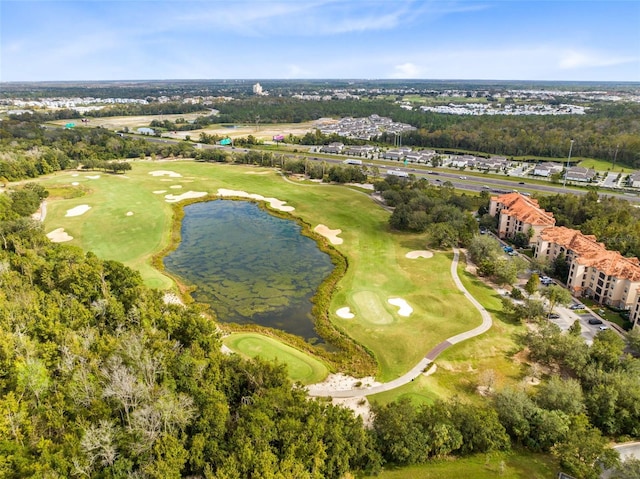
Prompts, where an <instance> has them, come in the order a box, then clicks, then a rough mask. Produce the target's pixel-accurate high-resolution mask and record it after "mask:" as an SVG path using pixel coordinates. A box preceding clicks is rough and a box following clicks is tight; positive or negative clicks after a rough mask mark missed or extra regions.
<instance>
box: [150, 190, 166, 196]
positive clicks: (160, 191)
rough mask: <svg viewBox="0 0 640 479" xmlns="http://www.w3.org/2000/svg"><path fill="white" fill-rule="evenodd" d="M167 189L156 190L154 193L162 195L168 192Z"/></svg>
mask: <svg viewBox="0 0 640 479" xmlns="http://www.w3.org/2000/svg"><path fill="white" fill-rule="evenodd" d="M166 192H167V190H156V191H154V192H153V194H154V195H161V194H162V193H166Z"/></svg>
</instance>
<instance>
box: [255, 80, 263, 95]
mask: <svg viewBox="0 0 640 479" xmlns="http://www.w3.org/2000/svg"><path fill="white" fill-rule="evenodd" d="M253 94H254V95H264V94H265V93H264V91H263V90H262V85H260V83H256V84H255V85H253Z"/></svg>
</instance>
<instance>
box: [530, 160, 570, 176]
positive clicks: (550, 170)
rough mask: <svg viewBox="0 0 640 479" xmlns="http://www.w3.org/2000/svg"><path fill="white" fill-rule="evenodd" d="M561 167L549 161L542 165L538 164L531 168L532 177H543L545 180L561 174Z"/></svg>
mask: <svg viewBox="0 0 640 479" xmlns="http://www.w3.org/2000/svg"><path fill="white" fill-rule="evenodd" d="M562 168H563V167H562V165H561V164H560V163H551V162H549V161H546V162H544V163H538V164H537V165H536V166H535V167H534V168H533V175H534V176H544V177H546V178H548V177H549V176H551V175H554V174H556V173H561V172H562Z"/></svg>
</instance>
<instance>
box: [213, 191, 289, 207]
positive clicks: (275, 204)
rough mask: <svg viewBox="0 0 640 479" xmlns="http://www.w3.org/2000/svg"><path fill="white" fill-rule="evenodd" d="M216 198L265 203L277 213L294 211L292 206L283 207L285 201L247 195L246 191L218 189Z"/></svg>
mask: <svg viewBox="0 0 640 479" xmlns="http://www.w3.org/2000/svg"><path fill="white" fill-rule="evenodd" d="M218 196H231V197H236V198H249V199H251V200H257V201H266V202H267V203H269V206H271V208H273V209H274V210H279V211H293V210H295V208H294V207H293V206H285V204H286V203H287V202H286V201H281V200H278V199H276V198H265V197H264V196H262V195H256V194H253V193H247V192H246V191H237V190H227V189H225V188H220V189H218Z"/></svg>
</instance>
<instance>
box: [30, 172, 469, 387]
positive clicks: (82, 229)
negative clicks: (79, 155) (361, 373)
mask: <svg viewBox="0 0 640 479" xmlns="http://www.w3.org/2000/svg"><path fill="white" fill-rule="evenodd" d="M132 166H133V168H132V170H131V171H128V172H127V174H126V175H109V174H104V173H101V172H73V171H68V172H60V173H58V174H56V175H53V176H51V177H48V178H46V179H43V180H42V181H43V184H44V185H45V186H47V187H48V186H54V187H58V188H67V187H68V186H69V185H71V183H72V182H78V183H80V185H79V186H81V187H82V188H84V189H85V190H86V191H87V194H86V195H85V196H83V197H81V198H73V199H65V200H56V201H51V202H50V204H49V208H48V214H47V218H46V220H45V229H46V231H47V232H48V231H51V230H53V229H55V228H60V227H63V228H65V230H66V231H67V232H68V233H69V234H70V235H71V236H73V237H74V240H73V241H72V242H71V244H75V245H77V246H80V247H82V248H83V249H85V250H91V251H93V252H95V253H96V254H97V255H98V256H99V257H101V258H104V259H114V260H118V261H122V262H123V263H125V264H126V265H128V266H130V267H132V268H134V269H137V270H139V271H140V272H141V274H142V276H143V278H144V280H145V282H146V283H147V284H148V285H150V286H152V287H156V288H162V289H168V288H171V287H172V286H173V282H172V280H171V279H170V278H169V277H167V276H166V275H164V274H163V273H162V272H159V271H157V270H156V269H154V268H153V267H152V266H151V259H152V257H153V255H154V254H157V253H159V252H160V251H163V250H164V249H165V248H166V247H167V246H168V244H169V241H170V234H171V232H170V231H169V230H170V227H171V224H172V218H173V214H174V209H173V207H172V205H171V204H170V203H167V202H166V201H165V195H166V194H169V193H173V194H180V193H184V192H187V191H197V192H206V193H207V194H210V195H215V194H216V193H217V191H218V189H219V188H228V189H233V190H241V191H246V192H248V193H257V194H260V195H263V196H265V197H274V198H278V199H280V200H283V201H287V204H288V205H291V206H293V207H295V211H293V213H292V214H293V215H294V216H296V217H298V218H300V219H302V220H303V221H305V222H306V223H308V224H309V225H310V228H314V227H315V226H316V225H318V224H324V225H326V226H328V227H329V228H331V229H341V230H342V233H341V234H340V237H341V238H342V239H343V240H344V243H343V244H341V245H337V246H335V248H336V249H338V250H339V251H340V252H342V254H344V255H345V256H346V257H347V258H348V264H349V267H348V269H347V272H346V275H345V276H344V277H343V278H342V280H340V281H339V282H338V284H337V285H336V288H335V290H334V292H333V296H332V298H331V304H330V306H329V313H330V319H331V320H332V321H333V322H334V324H335V325H336V326H337V327H338V328H339V329H341V330H343V331H344V332H346V333H347V334H348V335H349V336H351V337H352V338H354V339H355V340H356V341H357V342H359V343H360V344H362V345H364V346H365V347H367V348H368V349H369V350H370V351H372V353H373V354H374V355H375V357H376V358H377V360H378V362H379V364H380V371H379V374H378V380H382V381H386V380H389V379H392V378H395V377H397V376H399V375H400V374H402V373H404V372H406V371H408V370H409V369H410V368H411V367H413V366H414V365H415V364H416V363H417V362H418V361H419V360H420V358H422V357H423V356H424V355H425V354H426V353H427V352H428V351H429V350H431V349H432V348H433V347H434V346H435V345H437V344H438V343H439V342H441V341H442V340H444V339H446V338H448V337H450V336H453V335H454V334H457V333H460V332H462V331H466V330H468V329H471V328H473V327H475V326H477V325H479V324H480V315H479V313H478V312H477V311H476V310H475V309H474V308H472V307H471V306H470V304H469V303H468V302H467V301H466V300H464V298H463V297H462V293H460V292H459V291H457V289H456V288H455V286H454V284H453V280H452V279H451V276H450V273H449V267H450V263H451V258H452V253H443V252H438V253H436V254H435V256H434V257H433V258H429V259H426V258H419V259H407V258H405V254H406V253H407V252H409V251H411V250H417V249H424V248H425V245H424V236H423V235H416V234H400V233H393V232H390V231H389V230H388V218H389V213H388V212H387V211H385V210H384V209H383V208H381V207H379V206H378V205H376V204H375V203H374V202H373V201H372V200H371V198H369V196H368V195H366V194H362V193H361V192H358V191H354V190H352V189H350V188H348V187H344V186H334V185H318V184H313V185H309V184H296V183H295V182H288V181H284V180H283V179H282V178H281V177H280V175H279V173H277V172H276V171H274V170H270V169H265V168H257V167H250V166H239V165H224V164H205V163H196V162H193V161H189V160H184V161H182V160H181V161H171V162H166V161H164V162H154V161H135V162H133V163H132ZM157 170H169V171H173V172H175V173H179V174H180V175H181V176H180V177H169V176H153V175H151V174H150V173H151V172H154V171H157ZM74 175H76V176H74ZM98 175H99V178H95V177H96V176H98ZM89 177H93V179H91V178H89ZM172 187H177V188H172ZM159 191H164V192H163V193H158V192H159ZM154 192H155V193H154ZM78 205H89V206H91V209H90V210H89V211H88V212H86V213H84V214H83V215H81V216H75V217H65V213H66V211H67V210H69V209H71V208H73V207H75V206H78ZM178 207H179V206H178ZM127 213H132V215H129V216H128V215H127ZM362 298H366V299H367V300H366V301H362ZM374 298H375V300H374ZM389 298H402V299H404V300H406V301H407V302H408V304H409V305H410V306H411V307H412V308H413V312H412V314H411V315H410V316H408V317H404V316H400V315H399V314H398V308H397V307H395V306H392V305H391V304H389V303H388V299H389ZM345 306H349V307H350V308H351V310H352V311H353V312H354V313H355V318H353V319H341V318H338V317H337V316H336V315H335V312H336V310H338V309H339V308H342V307H345ZM376 311H384V312H385V313H386V314H385V315H384V316H385V321H384V322H382V323H381V322H380V319H381V318H380V316H377V315H375V314H376ZM387 315H388V318H390V321H387V319H386V316H387Z"/></svg>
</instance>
